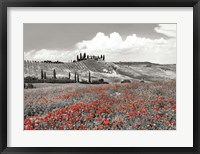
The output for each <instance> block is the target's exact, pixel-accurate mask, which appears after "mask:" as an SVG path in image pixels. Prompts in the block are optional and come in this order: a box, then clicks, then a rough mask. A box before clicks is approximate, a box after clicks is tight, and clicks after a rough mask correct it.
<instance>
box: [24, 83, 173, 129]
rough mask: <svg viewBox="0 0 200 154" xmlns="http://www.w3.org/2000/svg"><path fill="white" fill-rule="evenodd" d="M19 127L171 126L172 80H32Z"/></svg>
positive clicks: (166, 127)
mask: <svg viewBox="0 0 200 154" xmlns="http://www.w3.org/2000/svg"><path fill="white" fill-rule="evenodd" d="M34 86H36V88H35V89H25V90H24V129H25V130H175V129H176V82H175V81H170V82H154V83H128V84H108V85H90V84H86V85H85V84H78V83H76V84H46V83H42V84H34Z"/></svg>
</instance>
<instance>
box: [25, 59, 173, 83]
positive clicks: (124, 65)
mask: <svg viewBox="0 0 200 154" xmlns="http://www.w3.org/2000/svg"><path fill="white" fill-rule="evenodd" d="M41 69H43V71H44V72H46V75H47V77H48V78H52V77H53V70H54V69H55V70H56V75H57V77H58V78H59V77H68V73H69V72H71V79H74V74H75V72H76V73H78V74H79V75H80V81H81V80H88V73H89V72H91V78H92V80H98V79H104V80H105V81H106V82H109V83H118V82H121V81H122V80H125V79H128V80H130V81H132V82H135V81H139V80H141V79H142V78H144V79H145V81H169V80H175V79H176V65H173V64H170V65H161V64H153V63H147V62H140V63H137V62H118V63H113V62H105V61H95V60H84V61H81V62H75V63H64V64H48V63H34V62H29V63H28V62H26V63H24V76H25V77H27V76H34V77H38V78H40V77H41Z"/></svg>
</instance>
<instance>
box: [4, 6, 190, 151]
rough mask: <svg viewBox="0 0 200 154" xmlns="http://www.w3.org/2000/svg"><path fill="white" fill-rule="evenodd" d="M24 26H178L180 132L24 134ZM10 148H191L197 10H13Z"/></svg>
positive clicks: (10, 14)
mask: <svg viewBox="0 0 200 154" xmlns="http://www.w3.org/2000/svg"><path fill="white" fill-rule="evenodd" d="M23 23H177V130H176V131H23ZM7 75H8V119H7V120H8V134H7V135H8V143H7V145H8V147H101V146H103V147H110V146H111V147H129V146H130V147H192V146H193V10H192V8H30V7H29V8H8V74H7Z"/></svg>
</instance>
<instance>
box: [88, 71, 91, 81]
mask: <svg viewBox="0 0 200 154" xmlns="http://www.w3.org/2000/svg"><path fill="white" fill-rule="evenodd" d="M88 82H89V83H91V74H90V72H89V79H88Z"/></svg>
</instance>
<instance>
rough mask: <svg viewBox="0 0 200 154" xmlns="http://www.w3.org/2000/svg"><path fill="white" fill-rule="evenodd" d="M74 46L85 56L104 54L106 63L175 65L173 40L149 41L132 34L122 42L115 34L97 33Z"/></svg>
mask: <svg viewBox="0 0 200 154" xmlns="http://www.w3.org/2000/svg"><path fill="white" fill-rule="evenodd" d="M76 46H77V48H78V49H79V50H80V51H81V52H86V53H87V54H94V55H98V54H105V55H106V57H107V58H106V59H107V60H108V61H150V62H155V63H176V39H175V38H170V39H164V38H160V39H150V38H145V37H142V38H141V37H137V36H136V35H135V34H132V35H129V36H127V38H126V39H125V40H124V41H123V40H122V37H121V36H120V35H119V34H118V33H117V32H114V33H111V34H110V35H109V36H106V35H105V34H104V33H102V32H99V33H97V34H96V36H95V37H94V38H93V39H91V40H87V41H85V40H84V41H82V42H79V43H77V45H76ZM169 57H170V58H169Z"/></svg>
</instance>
